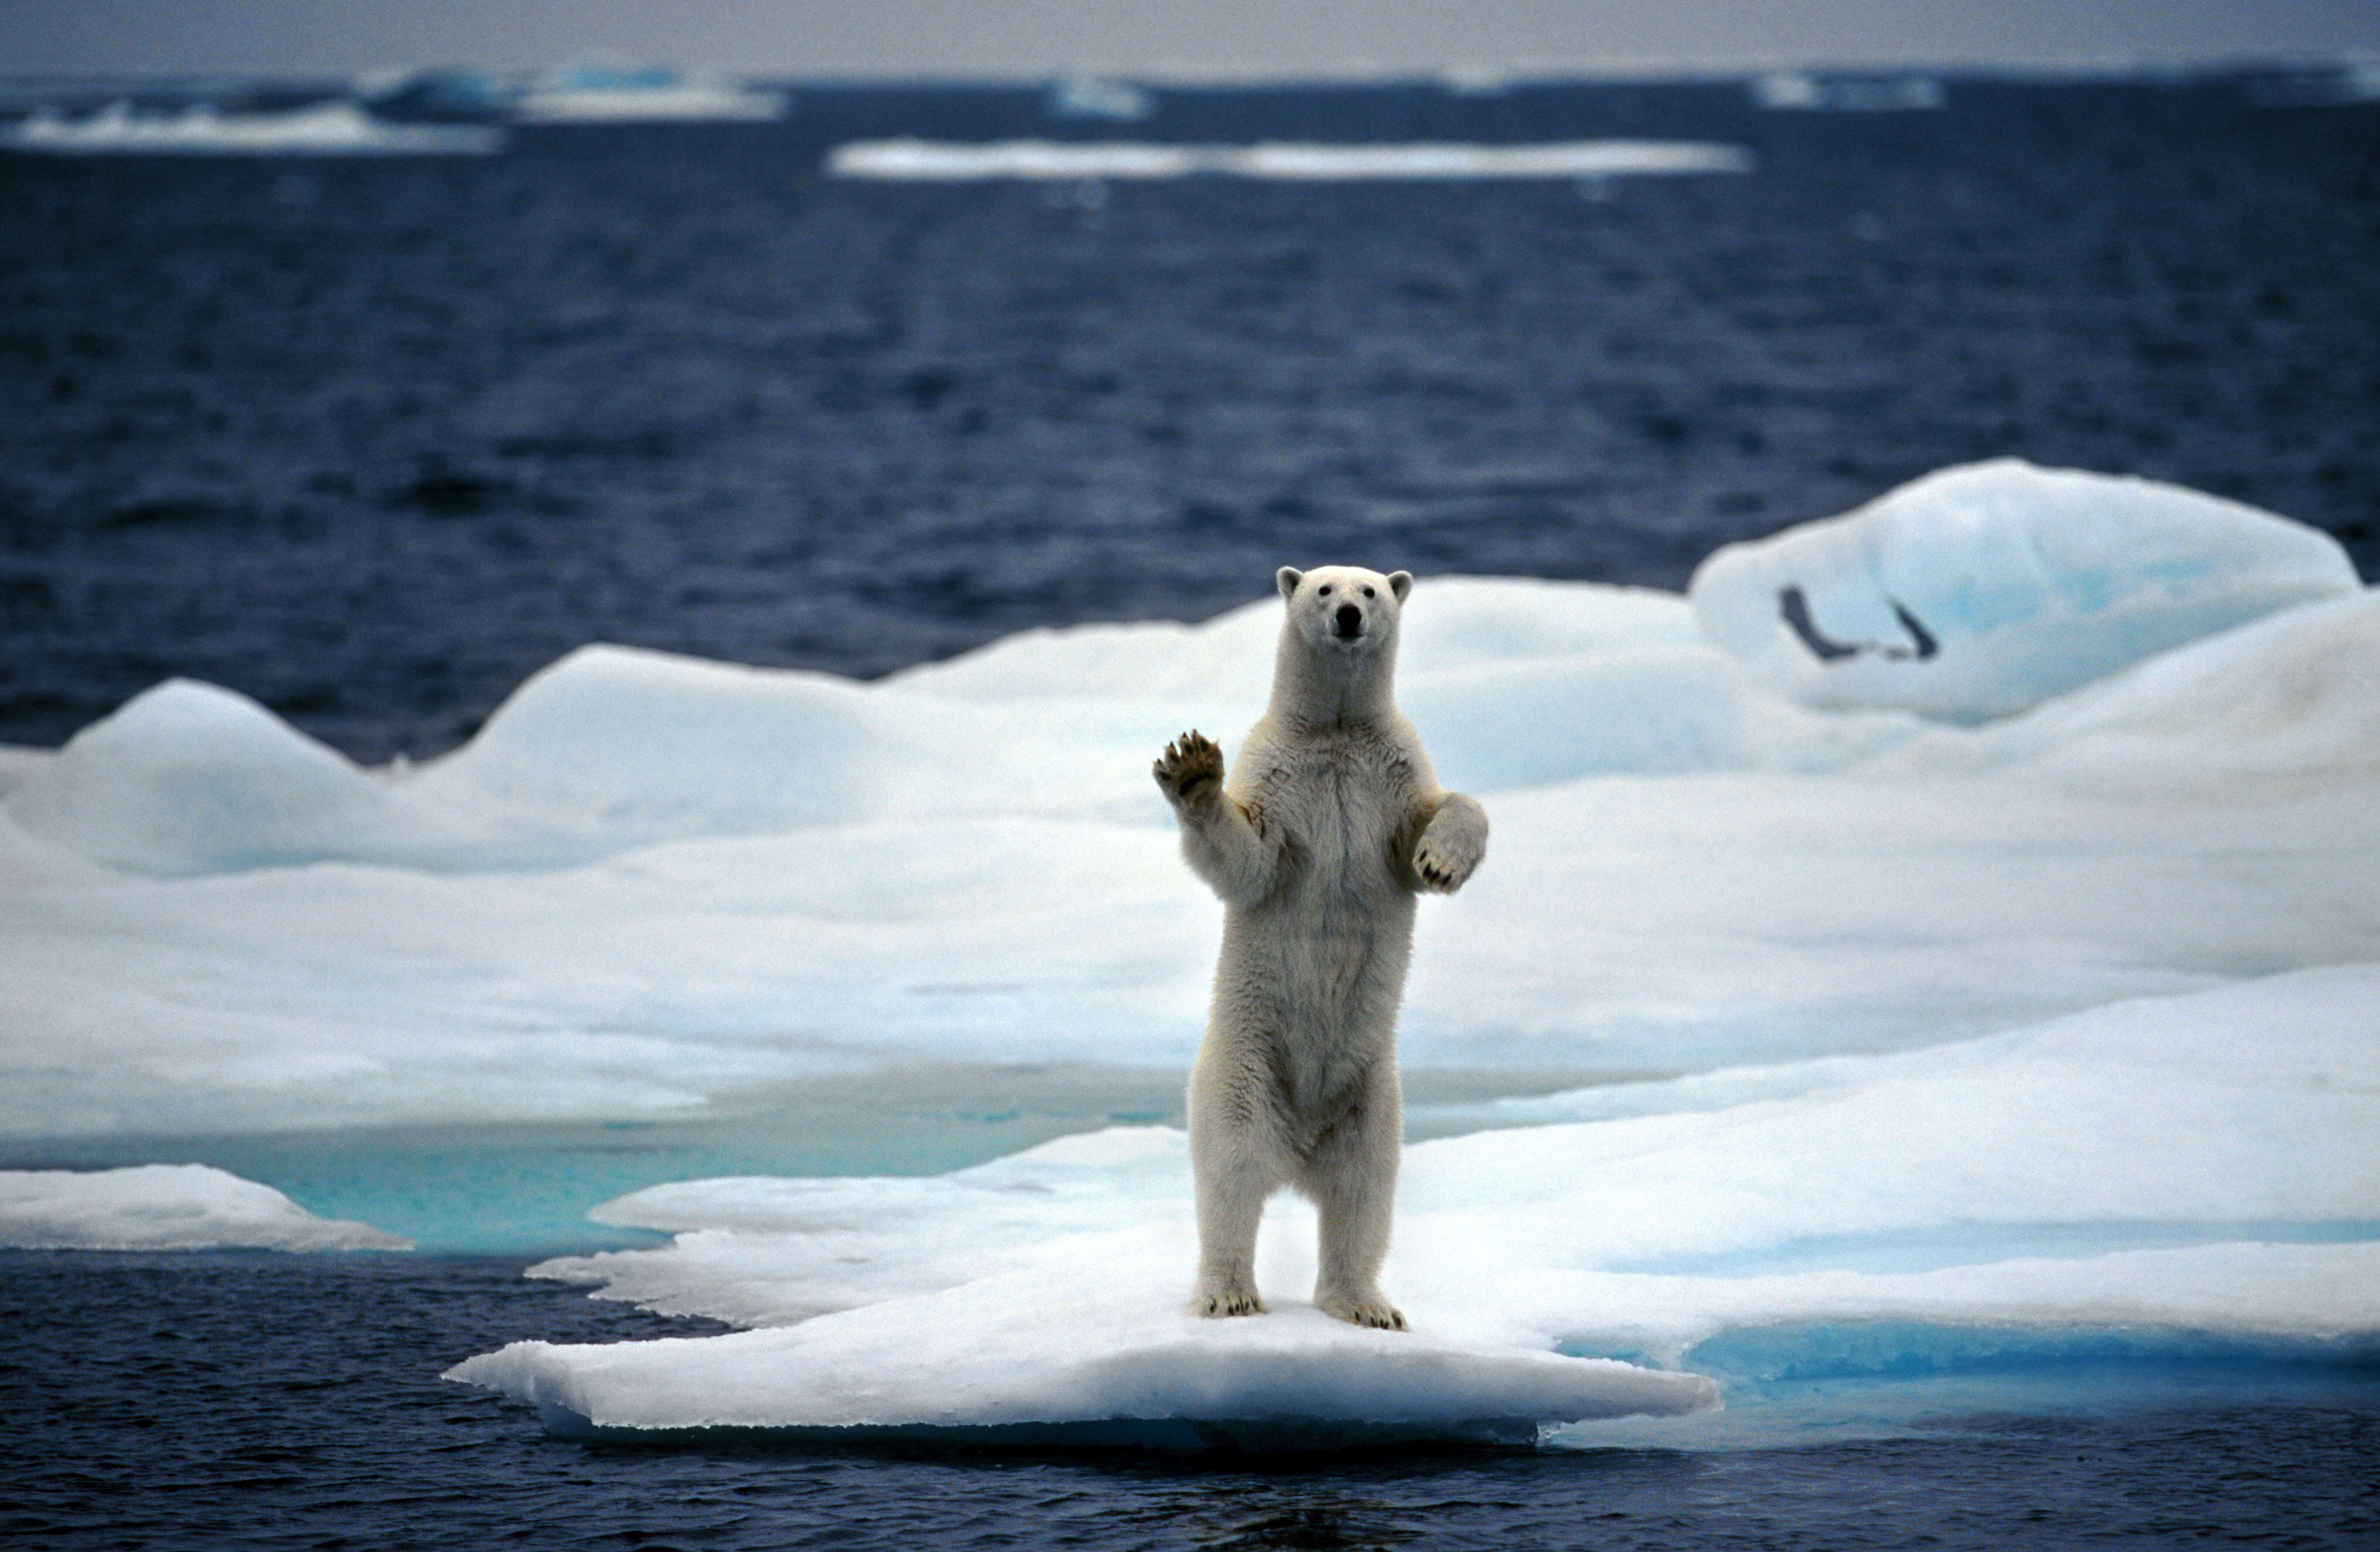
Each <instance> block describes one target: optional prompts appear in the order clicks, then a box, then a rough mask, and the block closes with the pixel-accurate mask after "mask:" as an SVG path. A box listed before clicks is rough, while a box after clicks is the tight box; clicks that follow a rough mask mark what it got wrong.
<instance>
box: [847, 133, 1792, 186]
mask: <svg viewBox="0 0 2380 1552" xmlns="http://www.w3.org/2000/svg"><path fill="white" fill-rule="evenodd" d="M826 165H827V171H828V172H830V173H832V174H833V175H834V176H837V177H852V178H880V179H887V180H891V181H893V182H902V183H967V182H976V181H980V180H982V179H986V178H1019V179H1027V180H1032V179H1049V178H1122V179H1128V180H1145V179H1151V178H1175V177H1188V176H1192V175H1194V174H1199V173H1208V174H1216V175H1220V176H1231V177H1249V178H1269V179H1275V180H1281V181H1291V182H1308V183H1345V182H1360V181H1366V180H1375V179H1384V178H1385V179H1400V180H1407V179H1455V178H1465V179H1476V178H1603V177H1614V176H1622V175H1629V176H1645V175H1665V174H1667V175H1674V174H1688V173H1748V172H1750V171H1752V170H1753V166H1754V162H1753V157H1752V153H1751V152H1748V151H1745V150H1743V148H1742V147H1740V146H1730V145H1712V144H1707V143H1705V142H1702V141H1695V140H1559V141H1552V142H1548V143H1545V144H1537V145H1473V144H1467V143H1447V144H1435V143H1421V144H1412V145H1389V144H1380V145H1323V144H1308V143H1303V142H1296V141H1268V142H1264V143H1260V144H1257V145H1244V146H1235V145H1194V144H1172V143H1170V142H1162V141H1140V140H1089V141H1084V140H992V141H988V142H981V143H971V142H960V141H951V140H921V139H890V140H854V141H851V142H850V143H848V144H845V145H840V146H837V147H835V149H834V150H833V151H832V152H831V153H829V155H828V157H827V163H826Z"/></svg>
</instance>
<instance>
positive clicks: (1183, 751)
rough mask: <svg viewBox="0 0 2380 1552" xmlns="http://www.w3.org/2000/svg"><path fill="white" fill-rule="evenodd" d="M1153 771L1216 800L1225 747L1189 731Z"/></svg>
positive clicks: (1171, 796)
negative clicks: (1223, 748)
mask: <svg viewBox="0 0 2380 1552" xmlns="http://www.w3.org/2000/svg"><path fill="white" fill-rule="evenodd" d="M1149 773H1150V774H1151V775H1153V776H1155V777H1156V778H1157V786H1158V790H1159V791H1160V792H1162V793H1164V794H1165V796H1166V799H1167V801H1168V802H1171V803H1172V804H1173V805H1174V806H1176V807H1189V806H1194V805H1204V804H1208V803H1212V802H1213V801H1214V800H1215V799H1216V798H1217V797H1218V796H1220V794H1221V793H1222V790H1223V751H1222V748H1221V746H1220V745H1218V744H1217V743H1216V742H1215V741H1214V740H1213V739H1211V738H1208V737H1206V736H1205V735H1204V734H1199V733H1197V732H1195V731H1193V732H1190V733H1185V734H1183V735H1182V736H1181V737H1179V738H1177V739H1175V740H1174V741H1173V742H1172V743H1171V744H1168V745H1167V746H1165V753H1163V754H1161V755H1160V756H1158V757H1157V763H1156V764H1155V765H1153V766H1151V767H1149ZM1230 1313H1233V1314H1243V1313H1245V1312H1244V1311H1233V1312H1230Z"/></svg>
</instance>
